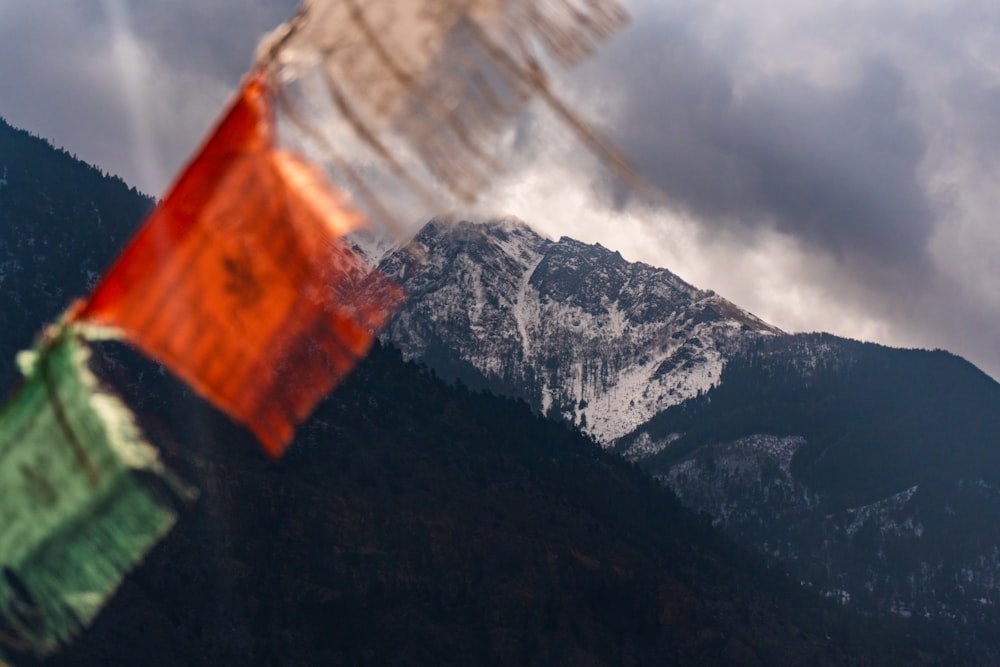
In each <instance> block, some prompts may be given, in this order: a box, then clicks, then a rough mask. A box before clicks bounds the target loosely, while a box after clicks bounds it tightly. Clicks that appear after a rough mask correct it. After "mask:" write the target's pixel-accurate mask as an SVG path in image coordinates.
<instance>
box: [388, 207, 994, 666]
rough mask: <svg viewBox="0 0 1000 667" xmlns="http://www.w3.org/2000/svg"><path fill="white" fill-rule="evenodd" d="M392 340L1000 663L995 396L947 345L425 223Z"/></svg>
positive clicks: (499, 235) (745, 534)
mask: <svg viewBox="0 0 1000 667" xmlns="http://www.w3.org/2000/svg"><path fill="white" fill-rule="evenodd" d="M414 247H415V248H416V250H415V251H413V250H410V251H397V252H395V253H390V254H389V255H388V256H387V257H386V258H385V259H384V260H383V261H382V264H381V266H382V268H383V270H385V271H386V272H388V273H389V274H390V275H393V276H395V277H396V278H397V279H398V280H400V281H401V282H402V283H403V285H404V286H405V287H406V289H407V290H408V292H409V293H410V296H411V300H410V302H409V304H407V306H406V307H405V308H404V310H403V312H402V313H401V315H400V316H399V317H398V318H397V319H396V321H395V323H394V324H393V326H392V328H391V329H390V331H389V333H388V336H389V338H390V339H391V340H392V341H393V342H394V343H395V344H397V345H399V346H400V348H401V349H402V350H403V352H404V354H405V355H406V356H408V357H410V358H420V359H422V360H424V361H425V362H426V363H428V364H430V365H431V366H432V367H434V368H435V369H437V371H438V372H439V373H440V374H441V375H443V376H444V377H448V378H456V379H460V380H462V381H463V382H465V383H467V384H470V385H472V386H479V387H485V388H488V389H490V390H491V391H496V392H500V393H506V394H509V395H513V396H518V397H520V398H523V399H524V400H526V401H527V402H528V403H529V404H530V405H531V406H532V407H533V408H534V409H535V410H538V411H540V412H542V413H545V414H547V415H548V416H550V417H555V418H557V419H563V420H566V421H568V422H571V423H573V424H576V425H577V426H579V427H580V428H581V429H582V430H584V431H585V432H587V433H589V434H590V435H592V436H593V437H594V438H595V439H597V440H598V441H599V442H601V443H603V444H605V445H606V446H608V447H612V448H614V449H616V450H617V451H618V452H620V453H621V454H623V455H624V456H625V457H626V458H628V459H630V460H632V461H634V462H637V463H638V464H640V465H642V466H643V467H645V468H646V469H647V470H649V471H650V472H651V473H652V474H654V475H655V476H656V477H657V478H659V479H660V480H661V481H662V482H663V483H665V484H667V485H668V486H670V487H671V488H672V489H673V490H674V491H675V492H676V493H677V494H678V495H679V496H680V497H681V499H682V500H683V501H684V502H685V503H686V504H687V505H688V506H690V507H691V508H693V509H696V510H698V511H704V512H707V513H708V514H709V515H711V516H712V518H713V521H714V522H715V524H716V525H718V526H719V527H721V528H723V529H724V530H725V531H726V532H727V533H728V534H729V535H730V536H732V537H734V538H735V539H736V540H738V541H739V542H740V543H742V544H744V545H746V546H748V547H750V548H752V549H754V550H756V551H758V552H760V553H762V554H765V555H766V556H767V557H769V558H771V559H773V560H774V561H775V562H780V563H782V564H784V566H786V567H788V568H789V571H790V572H791V574H792V575H793V576H794V577H796V578H797V579H798V580H800V581H802V582H803V583H804V584H805V585H806V586H808V587H811V588H814V589H816V590H818V591H821V592H822V593H823V594H824V595H826V596H828V597H830V598H832V599H834V600H837V601H838V602H840V603H842V604H844V605H848V606H851V607H853V608H856V609H859V610H862V611H864V612H865V613H869V614H877V615H882V616H892V617H899V618H904V619H910V621H911V622H912V623H914V624H918V625H920V624H925V623H926V624H931V625H932V626H933V627H934V628H935V629H934V632H940V633H943V634H945V635H947V636H948V637H949V638H950V640H951V641H954V642H955V643H956V644H957V645H961V646H964V647H969V648H971V649H973V650H977V651H979V652H980V655H981V657H982V659H983V660H984V661H986V662H991V661H994V660H998V659H1000V631H998V630H997V628H1000V597H998V592H997V591H998V588H997V584H998V583H1000V385H998V384H997V383H996V382H995V381H993V380H992V379H991V378H989V377H988V376H986V375H985V374H983V373H982V372H980V371H979V370H977V369H976V368H975V367H973V366H972V365H971V364H969V363H967V362H965V361H964V360H962V359H959V358H957V357H955V356H953V355H950V354H947V353H945V352H941V351H935V352H929V351H920V350H894V349H890V348H886V347H883V346H879V345H873V344H862V343H858V342H855V341H849V340H845V339H841V338H837V337H835V336H829V335H785V334H783V333H781V332H780V331H778V330H776V329H775V328H773V327H770V326H768V325H767V324H766V323H764V322H761V321H760V320H759V319H757V318H755V317H753V316H752V315H750V314H748V313H746V312H745V311H742V310H740V309H739V308H737V307H736V306H734V305H733V304H731V303H729V302H727V301H725V300H724V299H722V298H721V297H719V296H717V295H715V294H712V293H711V292H705V291H701V290H698V289H696V288H694V287H692V286H690V285H687V284H686V283H684V282H683V281H681V280H680V279H679V278H678V277H677V276H675V275H673V274H672V273H670V272H669V271H666V270H664V269H656V268H653V267H650V266H646V265H643V264H633V263H629V262H627V261H625V260H624V259H623V258H622V257H621V256H620V255H618V254H617V253H614V252H611V251H609V250H607V249H605V248H602V247H601V246H590V245H586V244H583V243H580V242H577V241H574V240H572V239H568V238H563V239H560V240H559V241H551V240H547V239H544V238H541V237H540V236H538V235H537V234H535V233H534V232H532V231H531V230H530V228H528V227H526V226H525V225H524V224H523V223H519V222H516V221H510V220H502V221H494V222H489V223H485V224H473V223H457V224H450V223H441V222H432V223H430V224H429V225H428V226H427V227H425V228H424V230H423V231H421V233H420V234H419V235H418V236H417V237H416V239H415V241H414Z"/></svg>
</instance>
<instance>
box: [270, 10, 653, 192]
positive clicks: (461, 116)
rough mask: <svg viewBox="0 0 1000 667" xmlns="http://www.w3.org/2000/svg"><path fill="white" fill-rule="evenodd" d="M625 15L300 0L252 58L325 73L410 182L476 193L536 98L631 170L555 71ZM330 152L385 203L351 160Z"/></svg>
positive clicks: (377, 154)
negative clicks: (558, 87)
mask: <svg viewBox="0 0 1000 667" xmlns="http://www.w3.org/2000/svg"><path fill="white" fill-rule="evenodd" d="M626 22H627V14H626V12H625V10H624V8H623V7H622V5H621V3H620V2H619V1H618V0H303V2H302V5H301V7H300V9H299V11H298V13H297V14H296V15H295V16H294V17H293V18H292V19H291V20H290V21H288V22H286V23H284V24H282V25H280V26H278V28H276V29H275V30H274V31H272V32H271V33H270V34H269V35H267V36H266V37H265V38H264V40H263V41H262V42H261V44H260V45H259V46H258V50H257V66H258V67H259V68H261V69H263V70H266V71H271V72H274V73H275V74H274V77H273V78H274V79H275V80H276V81H281V82H284V83H286V84H287V83H288V82H291V81H296V80H302V81H304V82H305V85H309V84H313V83H315V81H317V80H318V81H321V82H322V83H323V84H324V85H325V87H326V92H327V93H328V95H329V98H330V100H331V102H332V104H333V108H334V110H335V111H336V113H337V114H338V115H339V116H340V117H341V118H342V119H343V120H344V121H346V124H347V127H348V128H349V130H350V131H351V132H352V133H353V134H354V136H355V137H356V138H357V139H358V140H360V142H361V144H362V146H364V147H365V148H366V149H367V150H368V151H369V152H370V153H369V154H370V156H371V157H374V158H375V159H376V160H378V161H380V162H381V163H382V164H383V165H384V166H386V167H388V168H389V169H390V171H391V172H392V173H393V174H394V176H395V177H397V178H398V179H399V180H400V181H401V182H402V183H403V184H404V185H406V186H408V187H410V188H411V189H412V190H414V191H416V192H417V193H418V194H421V195H422V196H424V197H425V199H430V200H433V199H434V196H433V195H432V194H431V193H432V192H434V191H435V190H436V188H437V186H443V187H444V188H445V189H447V190H448V191H449V192H450V193H451V194H453V195H454V196H456V197H457V198H458V199H460V200H461V201H463V202H470V201H472V200H474V199H475V198H476V196H477V195H478V194H479V193H480V192H481V191H482V190H484V189H485V188H486V187H488V185H489V184H490V182H491V180H492V177H493V175H494V173H495V172H497V171H498V170H499V169H500V164H499V161H498V160H497V159H496V145H495V140H496V139H497V138H498V137H500V136H501V135H502V134H503V132H504V131H506V130H507V129H508V127H509V122H508V121H510V120H511V119H512V118H513V117H515V116H516V115H517V114H518V113H520V112H521V110H522V109H523V108H524V106H525V104H526V103H527V102H528V101H529V100H530V99H532V98H538V99H540V100H542V101H543V102H544V103H545V104H546V105H548V107H549V108H550V109H551V110H552V111H554V112H555V114H556V116H557V117H558V118H559V119H560V120H561V121H562V122H563V123H565V124H566V125H567V126H568V127H569V128H570V129H571V130H572V131H573V132H574V133H575V134H576V135H577V136H578V137H579V138H580V139H581V140H582V141H583V142H584V144H585V145H586V146H587V147H589V148H590V149H592V150H593V151H594V152H595V154H596V155H597V156H598V157H599V158H600V159H601V160H602V162H604V164H606V165H608V166H610V167H611V168H613V169H614V170H615V171H616V172H617V173H618V174H620V175H622V176H624V177H626V178H628V179H629V180H630V181H635V179H634V177H633V176H632V172H631V168H630V167H629V165H628V161H627V160H626V159H625V157H624V156H623V155H621V154H620V153H619V151H618V150H617V149H615V148H614V147H613V146H612V145H610V144H609V143H608V142H607V141H605V140H604V139H602V138H601V137H600V136H598V135H597V133H596V132H594V131H593V130H592V129H591V128H590V127H589V126H588V125H587V124H586V123H585V122H584V121H583V120H582V119H581V118H579V117H578V116H577V115H576V114H575V113H574V112H573V111H572V110H571V109H570V108H569V106H567V105H566V104H565V103H563V102H562V101H561V100H560V99H559V98H558V97H557V96H556V94H555V92H554V91H553V90H552V86H551V85H550V83H549V79H548V66H549V65H551V64H552V62H553V61H555V62H557V63H559V64H561V65H565V66H572V65H575V64H577V63H579V62H580V61H581V60H583V59H584V58H586V57H588V56H589V55H591V54H592V53H593V52H594V51H595V50H596V47H597V46H598V45H599V44H600V43H601V42H603V41H605V40H606V39H608V38H609V37H610V36H611V35H613V34H614V33H615V32H616V31H617V30H619V29H620V28H621V27H622V26H624V25H625V23H626ZM314 89H315V88H311V89H308V90H314ZM307 96H308V94H307ZM309 129H310V130H312V131H311V132H310V134H311V135H313V136H315V135H322V132H321V131H320V130H321V128H320V127H318V126H316V125H315V124H314V125H313V127H311V128H309ZM329 143H331V144H338V145H339V143H338V142H337V141H333V142H329ZM330 148H331V149H332V146H331V147H330ZM335 162H336V163H338V168H339V169H340V170H341V171H343V172H344V175H345V177H347V178H348V179H349V180H350V181H351V182H352V185H354V186H355V187H356V189H357V190H358V192H359V194H360V195H361V196H362V197H365V198H366V199H367V200H368V201H367V203H368V204H369V206H370V207H372V208H373V209H375V210H378V209H380V208H381V206H380V205H379V202H378V201H377V197H375V195H374V194H373V193H372V192H371V191H370V190H368V189H367V188H366V187H363V185H364V181H365V178H364V177H363V176H362V175H361V173H360V172H358V171H356V170H354V169H353V168H352V167H351V164H350V161H349V160H347V159H345V158H343V157H342V156H340V157H337V158H336V160H335ZM414 163H417V165H419V168H418V169H416V170H414V168H413V167H414Z"/></svg>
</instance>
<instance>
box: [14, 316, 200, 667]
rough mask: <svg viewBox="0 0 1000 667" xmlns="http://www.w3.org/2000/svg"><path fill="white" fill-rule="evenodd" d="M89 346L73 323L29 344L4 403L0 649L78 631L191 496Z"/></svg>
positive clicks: (49, 645)
mask: <svg viewBox="0 0 1000 667" xmlns="http://www.w3.org/2000/svg"><path fill="white" fill-rule="evenodd" d="M88 357H89V351H88V349H87V348H86V347H84V346H83V345H82V344H81V343H80V342H78V340H76V339H75V338H74V336H73V335H72V334H71V333H69V332H68V331H67V330H65V329H63V330H60V331H58V332H57V333H56V334H54V335H53V336H51V337H50V338H49V339H48V340H47V341H46V342H44V343H43V344H42V345H41V346H40V347H39V349H38V350H36V351H34V352H31V353H22V356H21V357H20V358H19V362H20V363H21V367H22V370H23V372H24V374H25V381H24V383H23V384H22V385H21V387H20V389H19V390H18V391H17V393H16V394H15V396H14V398H13V400H11V401H10V402H8V403H7V405H5V406H4V408H3V410H2V412H0V653H2V650H3V648H5V647H6V648H9V649H13V650H16V651H18V652H25V653H27V652H33V653H35V654H38V655H43V654H46V653H49V652H51V651H53V650H54V649H56V648H57V647H58V646H59V645H60V644H61V643H63V642H66V641H67V640H68V639H70V638H71V637H72V636H74V635H75V634H77V633H78V632H79V631H80V630H81V629H82V628H83V627H84V626H85V625H87V624H88V623H89V622H90V621H91V619H92V618H93V617H94V616H96V615H97V612H98V611H99V610H100V608H101V607H102V606H103V605H104V603H105V601H106V600H107V599H108V598H109V597H110V595H111V594H112V593H113V592H114V591H115V589H116V588H117V587H118V585H119V584H120V583H121V581H122V578H123V577H124V576H125V574H126V573H127V572H128V570H130V569H131V568H132V567H133V566H134V565H136V564H137V563H138V562H139V561H140V560H141V559H142V557H143V555H144V554H145V553H146V552H147V551H148V550H149V549H150V548H151V547H152V546H153V545H154V544H155V543H156V542H157V540H159V539H160V538H161V537H162V536H163V535H165V534H166V533H167V531H169V530H170V528H171V527H172V526H173V524H174V521H175V518H176V516H175V513H174V510H173V500H174V499H183V498H190V497H192V496H193V494H192V492H191V491H189V490H188V489H186V488H185V487H183V485H181V484H180V482H178V481H177V480H176V479H175V478H173V477H172V476H171V475H169V474H168V473H167V472H166V471H165V470H164V469H163V467H162V465H161V464H160V462H159V460H158V458H157V455H156V452H155V450H154V449H153V448H152V447H150V446H149V445H148V444H147V443H146V442H145V440H144V439H143V437H142V434H141V433H140V432H139V430H138V428H137V427H136V425H135V423H134V422H133V420H132V415H131V413H130V412H129V411H128V409H127V408H126V407H125V406H124V405H123V404H122V403H121V402H120V401H119V400H118V399H117V398H116V397H114V396H112V395H110V394H107V393H104V392H101V391H99V389H98V386H97V380H96V378H95V377H94V375H93V374H92V373H91V372H90V370H89V369H88V368H87V359H88Z"/></svg>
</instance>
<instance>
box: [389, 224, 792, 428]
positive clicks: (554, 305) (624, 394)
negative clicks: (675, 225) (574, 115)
mask: <svg viewBox="0 0 1000 667" xmlns="http://www.w3.org/2000/svg"><path fill="white" fill-rule="evenodd" d="M380 268H381V270H382V271H383V272H385V273H387V274H388V275H390V276H392V277H394V278H396V279H397V280H399V281H400V282H402V283H403V284H404V286H405V287H406V290H407V292H408V293H409V295H410V300H409V303H408V304H407V305H406V306H405V307H404V308H403V310H402V312H401V313H400V314H399V316H398V317H397V318H396V320H395V322H394V323H393V325H392V326H391V328H390V330H389V332H388V337H389V338H390V339H391V340H392V341H393V342H394V343H395V344H396V345H398V346H399V347H400V348H401V349H402V350H403V352H404V354H406V355H407V356H409V357H411V358H421V359H425V360H427V361H428V362H429V363H431V364H432V365H435V366H436V367H438V368H439V371H440V372H443V373H444V374H446V375H448V374H450V375H452V376H454V377H458V378H460V379H462V380H463V381H465V382H468V383H471V384H473V385H480V384H485V386H488V387H491V388H499V389H501V390H502V391H504V392H505V393H509V394H512V395H515V396H518V397H520V398H523V399H524V400H526V401H527V402H528V403H529V404H530V405H531V406H532V407H533V408H535V409H537V410H539V411H541V412H543V413H544V414H547V415H549V416H553V417H559V418H562V419H566V420H568V421H571V422H572V423H574V424H576V425H578V426H579V427H580V428H581V429H582V430H584V431H585V432H587V433H589V434H590V435H592V436H593V437H594V438H595V439H596V440H598V441H599V442H601V443H603V444H610V443H612V442H614V441H615V440H617V439H618V438H621V437H622V436H624V435H626V434H628V433H630V432H632V431H633V430H635V429H636V428H637V427H639V426H641V425H642V424H644V423H645V422H647V421H648V420H649V419H651V418H652V417H653V416H654V415H656V414H657V413H659V412H661V411H662V410H664V409H665V408H667V407H669V406H671V405H677V404H679V403H681V402H683V401H684V400H686V399H689V398H692V397H695V396H697V395H698V394H700V393H703V392H705V391H708V389H709V388H711V387H712V385H713V384H715V383H716V382H718V380H719V377H720V374H721V372H722V368H723V365H724V361H725V356H726V354H727V350H729V349H730V348H732V347H733V345H732V343H733V341H734V340H738V339H741V338H745V337H755V336H760V335H772V334H776V333H779V332H778V330H777V329H775V328H774V327H771V326H769V325H767V324H766V323H765V322H763V321H761V320H760V319H758V318H756V317H754V316H753V315H751V314H750V313H748V312H746V311H744V310H741V309H739V308H737V307H736V306H735V305H733V304H732V303H730V302H729V301H726V300H725V299H723V298H722V297H720V296H718V295H717V294H715V293H713V292H709V291H704V290H699V289H696V288H695V287H692V286H691V285H689V284H687V283H685V282H684V281H683V280H681V279H680V278H678V277H677V276H676V275H674V274H673V273H671V272H670V271H667V270H666V269H657V268H654V267H652V266H649V265H647V264H641V263H632V262H628V261H626V260H625V259H623V258H622V256H621V255H620V254H618V253H617V252H612V251H610V250H608V249H606V248H603V247H601V246H600V245H587V244H584V243H581V242H579V241H575V240H573V239H570V238H566V237H564V238H561V239H559V240H558V241H551V240H549V239H546V238H543V237H542V236H540V235H538V234H537V233H535V232H534V231H532V229H531V228H530V227H528V226H527V225H526V224H525V223H523V222H520V221H518V220H513V219H506V220H497V221H493V222H490V223H487V224H477V223H471V222H458V223H446V222H438V221H432V222H431V223H429V224H428V225H426V226H425V227H424V228H423V230H422V231H421V232H420V233H419V234H418V235H417V237H416V239H415V240H414V242H413V246H412V247H411V248H410V249H409V250H407V251H398V252H396V253H394V254H391V255H390V256H389V257H388V258H386V259H385V260H384V261H383V262H382V263H381V265H380Z"/></svg>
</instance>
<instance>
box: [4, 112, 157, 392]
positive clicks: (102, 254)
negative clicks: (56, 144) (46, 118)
mask: <svg viewBox="0 0 1000 667" xmlns="http://www.w3.org/2000/svg"><path fill="white" fill-rule="evenodd" d="M151 206H152V200H150V199H149V198H148V197H144V196H143V195H141V194H139V193H138V192H137V191H136V190H135V188H130V187H128V186H127V185H125V183H124V181H122V180H121V179H119V178H114V177H110V176H108V175H106V174H104V173H103V172H101V171H100V170H99V169H96V168H94V167H91V166H90V165H87V164H85V163H83V162H81V161H79V160H77V159H76V158H74V157H73V156H71V155H70V154H69V153H67V152H65V151H62V150H57V149H55V148H53V147H52V145H51V144H49V143H48V142H47V141H45V140H43V139H39V138H37V137H34V136H32V135H30V134H28V133H27V132H25V131H24V130H18V129H15V128H13V127H11V126H10V125H8V124H7V123H6V122H4V121H3V120H2V119H0V332H2V334H0V356H2V359H3V362H2V363H0V369H2V370H0V385H3V386H9V385H10V384H11V383H12V382H13V381H14V375H13V374H12V373H13V371H12V369H13V365H12V364H11V363H10V360H12V359H13V356H14V354H15V353H16V352H17V350H20V349H23V348H25V347H27V346H28V345H29V344H30V343H31V340H32V337H33V336H34V335H35V334H36V333H37V331H38V327H39V326H40V325H41V324H42V323H44V322H48V321H51V320H52V319H54V318H55V317H56V316H57V315H58V314H59V313H60V312H61V310H62V309H63V308H65V307H66V306H68V305H69V302H70V301H71V300H72V299H73V298H75V297H78V296H83V295H84V294H86V292H87V290H88V289H89V288H90V287H92V286H93V284H94V282H95V281H96V280H97V278H98V277H99V276H100V275H101V273H102V272H103V271H104V270H105V269H106V268H107V266H108V263H109V262H110V261H111V260H112V259H113V258H114V257H115V255H116V254H117V252H118V250H120V249H121V248H122V246H123V245H124V244H125V242H126V241H127V240H128V238H129V237H130V236H131V234H132V231H133V230H134V229H135V227H136V226H137V224H138V223H139V221H140V220H141V218H142V216H143V215H144V214H145V213H146V211H148V210H149V209H150V207H151Z"/></svg>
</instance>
